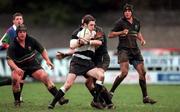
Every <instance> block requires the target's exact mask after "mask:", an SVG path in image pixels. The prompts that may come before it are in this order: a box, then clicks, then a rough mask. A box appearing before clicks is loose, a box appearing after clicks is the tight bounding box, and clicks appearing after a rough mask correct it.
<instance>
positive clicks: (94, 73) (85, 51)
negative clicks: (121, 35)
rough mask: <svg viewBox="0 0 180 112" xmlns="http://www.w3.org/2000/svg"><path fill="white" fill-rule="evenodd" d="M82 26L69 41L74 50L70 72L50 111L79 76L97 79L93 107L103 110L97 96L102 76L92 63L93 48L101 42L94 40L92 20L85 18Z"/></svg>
mask: <svg viewBox="0 0 180 112" xmlns="http://www.w3.org/2000/svg"><path fill="white" fill-rule="evenodd" d="M83 24H84V25H85V26H83V27H82V30H80V31H79V32H78V33H77V36H75V37H72V39H71V41H70V48H72V49H75V48H76V50H75V52H74V54H73V57H72V60H71V63H70V71H69V74H68V77H67V80H66V82H65V84H64V85H63V86H62V87H61V88H60V90H59V92H58V94H57V95H56V97H55V98H54V99H53V101H52V102H51V103H50V105H49V106H48V108H50V109H53V108H54V106H55V104H56V102H57V101H58V99H59V98H61V97H62V96H63V95H64V94H65V92H66V91H67V90H69V89H70V87H71V86H72V84H73V83H74V80H75V79H76V77H77V76H79V75H84V76H85V75H88V76H90V77H94V78H95V79H97V81H96V82H95V90H96V95H95V98H94V105H95V106H96V108H99V109H102V108H104V107H102V105H101V104H100V102H99V94H100V91H101V90H102V88H103V80H104V75H103V73H102V72H101V71H100V70H99V69H98V68H96V67H95V64H94V62H93V61H92V59H93V58H94V55H95V53H94V52H95V46H99V45H101V44H102V42H101V41H99V40H94V37H95V34H96V32H95V31H94V28H95V19H94V18H91V17H88V18H85V19H84V21H83ZM77 37H78V38H77Z"/></svg>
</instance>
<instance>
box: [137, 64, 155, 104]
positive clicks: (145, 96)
mask: <svg viewBox="0 0 180 112" xmlns="http://www.w3.org/2000/svg"><path fill="white" fill-rule="evenodd" d="M136 70H137V72H138V73H139V85H140V87H141V91H142V95H143V103H144V104H146V103H149V104H155V103H156V102H157V101H155V100H153V99H151V98H150V97H149V96H148V93H147V85H146V77H145V75H146V71H145V68H144V64H143V63H139V64H138V65H137V66H136Z"/></svg>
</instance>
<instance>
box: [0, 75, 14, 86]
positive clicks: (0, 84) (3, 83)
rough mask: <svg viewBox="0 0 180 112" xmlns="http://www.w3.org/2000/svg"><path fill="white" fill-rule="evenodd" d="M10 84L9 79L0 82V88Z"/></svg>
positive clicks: (10, 80)
mask: <svg viewBox="0 0 180 112" xmlns="http://www.w3.org/2000/svg"><path fill="white" fill-rule="evenodd" d="M11 84H12V79H11V78H9V77H8V78H6V79H3V80H2V81H0V86H4V85H11Z"/></svg>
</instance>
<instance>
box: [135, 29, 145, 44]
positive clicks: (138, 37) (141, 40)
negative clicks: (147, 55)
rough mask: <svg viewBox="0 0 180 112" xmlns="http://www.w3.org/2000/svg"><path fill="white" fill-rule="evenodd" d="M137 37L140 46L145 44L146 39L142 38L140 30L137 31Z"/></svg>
mask: <svg viewBox="0 0 180 112" xmlns="http://www.w3.org/2000/svg"><path fill="white" fill-rule="evenodd" d="M137 39H138V40H139V41H140V42H141V45H142V46H144V45H145V44H146V41H145V39H144V37H143V35H142V33H141V32H139V33H138V34H137Z"/></svg>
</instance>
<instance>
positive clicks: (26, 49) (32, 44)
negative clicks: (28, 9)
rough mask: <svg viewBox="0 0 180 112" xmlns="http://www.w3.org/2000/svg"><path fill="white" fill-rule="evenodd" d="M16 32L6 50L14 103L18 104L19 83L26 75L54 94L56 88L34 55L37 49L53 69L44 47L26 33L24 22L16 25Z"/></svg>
mask: <svg viewBox="0 0 180 112" xmlns="http://www.w3.org/2000/svg"><path fill="white" fill-rule="evenodd" d="M16 34H17V37H15V39H14V40H13V41H12V42H11V43H10V46H9V48H8V50H7V62H8V65H9V66H10V68H11V70H12V89H13V94H14V99H15V102H14V105H15V106H20V103H21V102H20V92H21V88H20V83H23V82H24V79H25V78H26V76H27V75H29V76H31V77H33V78H35V79H37V80H40V81H41V82H43V83H44V84H45V86H46V87H47V89H48V91H49V92H50V93H51V94H52V95H53V96H55V95H56V93H57V92H58V90H57V88H56V87H55V85H54V83H53V82H52V81H51V80H50V79H49V77H48V75H47V73H46V72H45V71H44V69H43V68H42V67H41V65H40V62H39V60H37V55H36V51H38V52H39V53H40V54H41V55H42V57H43V59H44V60H45V61H46V63H47V65H48V66H50V67H51V68H52V69H53V68H54V65H53V64H52V63H51V61H50V59H49V57H48V54H47V51H46V49H45V48H44V47H43V46H42V45H41V44H40V43H39V42H38V41H37V40H35V39H34V38H32V37H30V36H29V35H27V28H26V26H25V25H24V24H21V25H19V26H18V27H17V30H16ZM59 101H60V100H59ZM66 103H67V102H66Z"/></svg>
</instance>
